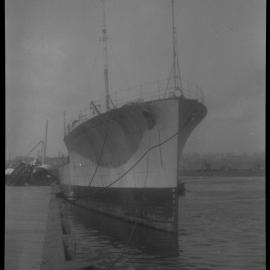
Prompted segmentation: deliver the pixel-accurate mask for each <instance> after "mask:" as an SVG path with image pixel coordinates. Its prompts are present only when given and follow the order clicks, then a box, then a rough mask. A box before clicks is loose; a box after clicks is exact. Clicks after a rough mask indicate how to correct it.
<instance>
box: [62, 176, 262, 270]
mask: <svg viewBox="0 0 270 270" xmlns="http://www.w3.org/2000/svg"><path fill="white" fill-rule="evenodd" d="M184 182H185V183H186V190H187V191H186V194H185V196H183V197H180V198H179V228H178V234H177V236H175V235H174V236H173V235H170V234H167V233H162V232H159V231H155V230H153V229H149V228H146V227H141V226H140V225H134V224H129V223H126V222H122V221H120V220H117V219H114V218H110V217H106V216H104V215H101V214H97V213H93V212H90V211H88V210H85V209H82V208H78V207H75V206H71V205H67V209H68V211H67V212H68V215H69V219H70V222H71V226H72V230H73V233H74V235H75V239H76V258H77V260H79V261H83V262H89V263H91V264H95V265H97V266H100V267H103V268H105V269H213V270H214V269H237V270H239V269H245V270H246V269H256V270H260V269H265V178H264V177H250V178H249V177H245V178H241V177H218V178H217V177H211V178H209V177H205V178H198V177H197V178H193V177H188V178H185V179H184ZM110 267H111V268H110Z"/></svg>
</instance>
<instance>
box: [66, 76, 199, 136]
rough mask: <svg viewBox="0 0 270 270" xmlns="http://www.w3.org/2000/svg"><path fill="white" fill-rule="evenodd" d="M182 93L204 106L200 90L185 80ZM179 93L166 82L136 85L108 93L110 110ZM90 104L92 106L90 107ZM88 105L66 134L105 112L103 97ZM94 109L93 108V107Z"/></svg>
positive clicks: (68, 126)
mask: <svg viewBox="0 0 270 270" xmlns="http://www.w3.org/2000/svg"><path fill="white" fill-rule="evenodd" d="M182 92H183V95H184V96H185V97H186V98H189V99H196V100H198V101H199V102H200V103H202V104H204V95H203V91H202V88H201V87H199V86H198V85H196V84H194V83H191V82H190V81H187V80H182ZM179 95H180V91H177V90H174V89H173V88H172V87H170V86H169V85H168V81H167V80H158V81H155V82H148V83H144V84H140V85H136V86H134V87H132V88H127V89H123V90H117V91H110V97H111V104H110V105H111V108H119V107H122V106H123V105H125V104H128V103H133V102H144V101H151V100H159V99H164V98H169V97H172V96H179ZM91 103H92V105H91ZM91 103H90V105H89V106H88V107H86V108H84V109H82V110H81V111H80V113H79V114H78V117H77V118H76V119H74V120H73V121H71V122H70V123H69V124H68V125H67V127H66V133H65V134H67V133H69V132H71V131H72V130H74V129H75V128H76V127H77V126H78V125H80V124H81V123H83V122H85V121H86V120H88V119H90V118H92V117H94V116H96V115H97V110H98V111H99V112H100V113H104V112H106V107H105V96H104V97H103V98H101V99H99V100H92V101H91ZM93 104H94V106H95V107H96V108H94V106H93Z"/></svg>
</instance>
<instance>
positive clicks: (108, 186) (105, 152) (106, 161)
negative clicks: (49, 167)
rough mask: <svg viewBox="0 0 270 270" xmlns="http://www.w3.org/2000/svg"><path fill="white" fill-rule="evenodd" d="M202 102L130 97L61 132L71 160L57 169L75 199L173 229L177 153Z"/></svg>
mask: <svg viewBox="0 0 270 270" xmlns="http://www.w3.org/2000/svg"><path fill="white" fill-rule="evenodd" d="M205 115H206V108H205V106H204V105H202V104H201V103H199V102H198V101H196V100H191V99H186V98H179V97H174V98H169V99H161V100H154V101H150V102H141V103H134V104H129V105H126V106H123V107H121V108H119V109H115V110H111V111H109V112H106V113H103V114H101V115H98V116H96V117H93V118H92V119H89V120H87V121H85V122H84V123H82V124H81V125H79V126H78V127H76V128H75V129H74V130H73V131H71V132H70V133H69V134H68V135H67V136H66V137H65V138H64V141H65V144H66V146H67V149H68V151H69V157H70V162H69V163H68V164H66V165H65V166H63V167H61V168H60V169H59V175H60V181H61V184H62V187H63V190H64V192H65V193H66V194H68V193H69V192H70V191H72V192H73V196H74V198H75V201H74V202H75V203H76V204H78V205H80V206H83V207H86V208H88V209H90V210H96V211H99V212H103V213H105V214H109V215H113V216H115V217H119V218H122V219H125V220H128V221H131V222H137V223H139V224H143V225H147V226H150V227H153V228H156V229H160V230H164V231H168V232H176V230H177V212H178V211H177V208H178V203H177V199H176V192H177V186H178V182H179V158H180V156H181V153H182V150H183V147H184V144H185V142H186V140H187V138H188V137H189V135H190V133H191V132H192V130H193V129H194V128H195V126H196V125H197V124H198V123H199V122H200V121H201V120H202V119H203V117H204V116H205Z"/></svg>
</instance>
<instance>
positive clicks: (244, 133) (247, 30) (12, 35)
mask: <svg viewBox="0 0 270 270" xmlns="http://www.w3.org/2000/svg"><path fill="white" fill-rule="evenodd" d="M265 6H266V3H265V0H175V14H176V18H175V20H176V26H177V36H178V52H179V56H180V66H181V71H182V76H183V78H185V79H187V80H190V81H192V82H194V83H196V84H198V85H200V86H201V87H202V88H203V91H204V95H205V102H206V105H207V108H208V115H207V117H206V118H205V119H204V120H203V122H202V123H201V124H200V125H199V126H198V127H197V128H196V129H195V130H194V132H193V133H192V136H191V137H190V138H189V140H188V142H187V144H186V148H185V152H199V153H207V152H239V153H242V152H247V153H252V152H258V151H264V146H265V136H264V132H265V117H264V114H265V31H266V30H265V28H266V22H265V21H266V19H265ZM101 8H102V6H101V3H100V0H76V1H74V0H6V154H8V153H9V152H11V153H12V155H13V156H14V155H23V154H26V153H27V152H28V151H29V150H30V149H31V148H32V147H33V146H34V144H36V143H37V142H38V141H39V140H40V139H42V136H43V134H44V129H45V122H46V119H48V120H49V133H48V150H47V151H48V154H49V155H50V156H52V155H57V154H58V152H65V151H66V150H65V146H64V143H63V141H62V138H63V111H66V113H67V118H68V119H71V118H72V117H73V116H74V114H76V113H78V112H79V111H80V109H81V108H85V107H87V106H88V104H89V102H90V100H91V99H96V98H98V97H99V96H101V94H103V93H104V82H103V78H102V76H103V72H102V65H101V64H102V46H101V43H100V37H101V25H102V9H101ZM106 12H107V23H108V35H109V65H110V79H111V87H112V89H114V90H117V89H118V88H119V89H123V88H128V87H132V86H133V85H138V84H140V83H144V82H148V81H155V80H157V79H166V78H167V77H168V74H169V71H170V67H171V63H172V57H171V47H172V45H171V29H170V22H171V14H170V12H171V10H170V1H169V0H107V4H106Z"/></svg>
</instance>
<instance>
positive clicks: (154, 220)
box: [62, 185, 177, 232]
mask: <svg viewBox="0 0 270 270" xmlns="http://www.w3.org/2000/svg"><path fill="white" fill-rule="evenodd" d="M62 188H63V191H64V193H65V194H68V192H69V187H68V186H66V185H62ZM72 191H73V200H72V201H73V203H74V204H76V205H78V206H81V207H84V208H87V209H89V210H94V211H98V212H101V213H104V214H107V215H111V216H114V217H118V218H121V219H124V220H126V221H130V222H135V223H137V224H142V225H146V226H150V227H152V228H155V229H158V230H163V231H167V232H176V230H177V191H176V189H174V188H148V189H143V188H107V189H106V188H100V187H85V186H72Z"/></svg>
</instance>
